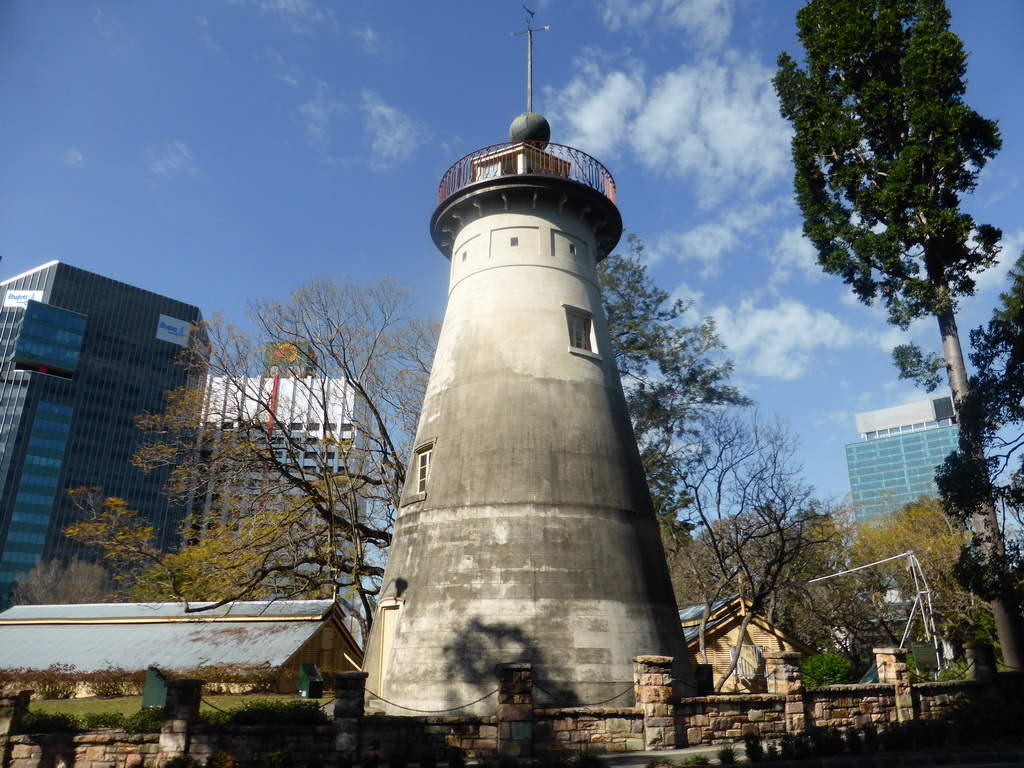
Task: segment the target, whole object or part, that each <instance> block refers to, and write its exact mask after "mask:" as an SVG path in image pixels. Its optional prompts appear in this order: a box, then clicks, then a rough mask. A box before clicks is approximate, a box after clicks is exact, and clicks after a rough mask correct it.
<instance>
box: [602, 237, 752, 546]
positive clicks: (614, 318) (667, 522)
mask: <svg viewBox="0 0 1024 768" xmlns="http://www.w3.org/2000/svg"><path fill="white" fill-rule="evenodd" d="M628 244H629V251H628V252H627V253H625V254H621V253H620V254H615V255H613V256H610V257H608V258H607V259H605V260H604V261H602V262H601V264H600V265H599V267H598V275H599V278H600V281H601V294H602V298H603V300H604V307H605V312H606V313H607V316H608V330H609V333H610V334H611V338H612V346H613V347H614V349H615V359H616V363H617V365H618V368H619V375H620V377H621V379H622V385H623V389H624V390H625V394H626V403H627V405H628V407H629V412H630V416H631V418H632V422H633V431H634V432H635V434H636V438H637V443H638V444H639V447H640V453H641V456H642V458H643V462H644V470H645V472H646V473H647V482H648V485H649V486H650V489H651V495H652V497H653V499H654V505H655V510H656V511H657V513H658V516H659V519H660V520H661V521H662V524H663V526H664V527H665V528H666V529H667V530H669V531H674V532H675V533H683V532H684V531H685V529H686V526H685V525H681V523H680V520H679V515H680V513H681V512H682V510H683V509H684V508H686V507H687V506H688V505H689V504H690V502H691V497H690V495H689V493H688V491H687V490H686V487H685V475H686V469H685V462H686V460H687V458H688V452H689V447H690V444H691V441H692V438H693V436H694V435H695V434H697V432H698V431H699V430H700V426H699V422H700V419H701V416H702V414H706V413H708V412H709V411H710V410H713V409H719V408H722V407H724V406H730V405H748V404H749V403H750V401H749V400H748V399H747V398H745V397H743V396H742V395H741V394H740V392H739V390H738V389H736V387H734V386H733V385H732V384H730V383H729V376H730V375H731V374H732V370H733V366H732V362H731V361H729V360H728V359H725V358H723V357H721V353H722V351H723V349H724V347H723V345H722V342H721V340H720V339H719V338H718V335H717V333H716V331H715V324H714V321H713V320H712V319H711V318H705V319H703V320H702V321H701V322H699V323H697V324H695V325H688V324H686V323H685V320H684V318H685V315H686V312H687V311H688V310H689V308H690V305H689V304H688V303H686V302H684V301H681V300H676V301H672V300H671V299H670V297H669V294H668V293H667V292H666V291H664V290H663V289H661V288H659V287H658V286H657V285H656V284H655V283H654V281H653V280H652V279H651V277H650V276H649V275H648V273H647V268H646V266H644V264H643V261H642V255H643V250H644V246H643V243H642V241H641V240H640V238H639V237H637V236H636V235H633V234H631V235H630V236H629V238H628Z"/></svg>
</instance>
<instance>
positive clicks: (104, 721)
mask: <svg viewBox="0 0 1024 768" xmlns="http://www.w3.org/2000/svg"><path fill="white" fill-rule="evenodd" d="M82 723H83V724H84V725H85V729H86V730H87V731H95V730H96V729H98V728H123V727H124V714H123V713H121V712H91V713H89V714H87V715H82Z"/></svg>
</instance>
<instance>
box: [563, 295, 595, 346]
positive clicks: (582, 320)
mask: <svg viewBox="0 0 1024 768" xmlns="http://www.w3.org/2000/svg"><path fill="white" fill-rule="evenodd" d="M562 306H563V307H564V308H565V322H566V326H567V327H568V331H569V351H570V352H574V353H582V354H585V355H586V356H587V357H597V355H596V354H595V353H596V351H597V345H596V343H595V341H594V315H593V314H592V313H590V312H588V311H587V310H585V309H580V308H579V307H572V306H569V305H568V304H563V305H562Z"/></svg>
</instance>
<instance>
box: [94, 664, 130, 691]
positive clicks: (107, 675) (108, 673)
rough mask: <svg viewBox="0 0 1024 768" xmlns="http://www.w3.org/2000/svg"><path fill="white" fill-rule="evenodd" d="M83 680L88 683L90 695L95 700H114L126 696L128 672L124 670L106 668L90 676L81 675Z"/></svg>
mask: <svg viewBox="0 0 1024 768" xmlns="http://www.w3.org/2000/svg"><path fill="white" fill-rule="evenodd" d="M83 679H84V680H85V681H86V682H87V683H89V687H90V688H91V689H92V695H93V696H95V697H96V698H99V699H115V698H118V697H119V696H127V695H128V670H126V669H121V668H120V667H107V668H106V669H100V670H97V671H96V672H93V673H92V674H91V675H83Z"/></svg>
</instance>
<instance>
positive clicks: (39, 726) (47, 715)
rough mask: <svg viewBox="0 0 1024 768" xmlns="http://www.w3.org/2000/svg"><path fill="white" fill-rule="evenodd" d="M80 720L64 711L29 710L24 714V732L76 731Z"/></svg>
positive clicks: (79, 727)
mask: <svg viewBox="0 0 1024 768" xmlns="http://www.w3.org/2000/svg"><path fill="white" fill-rule="evenodd" d="M82 729H83V726H82V723H81V721H80V720H79V719H78V718H77V717H75V716H74V715H69V714H67V713H66V712H29V713H28V714H27V715H26V716H25V723H24V730H25V733H78V732H80V731H81V730H82Z"/></svg>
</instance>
